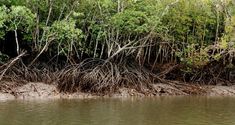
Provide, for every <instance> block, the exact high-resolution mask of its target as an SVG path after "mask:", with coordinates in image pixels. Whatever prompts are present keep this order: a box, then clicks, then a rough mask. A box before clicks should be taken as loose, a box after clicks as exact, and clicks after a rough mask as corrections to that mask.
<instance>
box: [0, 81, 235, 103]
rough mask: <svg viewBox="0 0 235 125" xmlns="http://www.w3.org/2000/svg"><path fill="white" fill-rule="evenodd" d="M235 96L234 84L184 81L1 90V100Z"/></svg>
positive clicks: (26, 85) (43, 86)
mask: <svg viewBox="0 0 235 125" xmlns="http://www.w3.org/2000/svg"><path fill="white" fill-rule="evenodd" d="M178 95H180V96H189V95H202V96H235V85H233V86H199V85H188V84H183V83H181V84H180V83H177V84H176V83H172V84H163V83H158V84H154V85H153V88H152V90H149V89H143V90H142V91H141V92H140V91H137V90H135V89H130V88H121V89H119V90H118V91H117V92H116V93H114V94H109V95H102V96H100V95H96V94H90V93H82V92H76V93H60V92H59V91H58V90H57V87H56V84H50V85H48V84H44V83H28V84H25V85H23V86H19V87H16V88H14V89H11V90H10V91H3V90H1V91H0V100H14V99H85V98H98V97H115V98H123V97H131V96H133V97H146V96H178Z"/></svg>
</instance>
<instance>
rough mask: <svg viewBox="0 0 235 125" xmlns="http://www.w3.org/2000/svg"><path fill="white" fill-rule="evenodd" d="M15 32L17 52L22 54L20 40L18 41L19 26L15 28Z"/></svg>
mask: <svg viewBox="0 0 235 125" xmlns="http://www.w3.org/2000/svg"><path fill="white" fill-rule="evenodd" d="M14 32H15V41H16V52H17V55H19V54H20V46H19V41H18V34H17V28H16V29H15V30H14Z"/></svg>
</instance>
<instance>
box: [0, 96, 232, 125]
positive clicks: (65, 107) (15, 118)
mask: <svg viewBox="0 0 235 125" xmlns="http://www.w3.org/2000/svg"><path fill="white" fill-rule="evenodd" d="M0 125H235V97H157V98H142V99H140V98H138V99H136V98H125V99H83V100H30V101H22V100H21V101H20V100H18V101H17V100H15V101H5V102H0Z"/></svg>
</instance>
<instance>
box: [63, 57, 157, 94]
mask: <svg viewBox="0 0 235 125" xmlns="http://www.w3.org/2000/svg"><path fill="white" fill-rule="evenodd" d="M59 76H60V80H59V89H60V91H70V92H73V91H77V90H79V91H84V92H94V93H109V92H114V91H116V90H117V89H118V88H121V87H132V88H134V89H136V90H139V91H142V89H143V88H151V85H152V84H153V82H154V79H153V78H152V75H151V74H150V72H148V71H147V70H145V69H142V68H140V67H139V66H138V65H135V64H130V62H129V63H128V64H127V63H122V64H115V63H111V62H105V61H103V60H86V61H84V62H82V63H81V64H79V65H76V66H71V67H69V68H67V69H65V70H63V71H61V72H60V75H59Z"/></svg>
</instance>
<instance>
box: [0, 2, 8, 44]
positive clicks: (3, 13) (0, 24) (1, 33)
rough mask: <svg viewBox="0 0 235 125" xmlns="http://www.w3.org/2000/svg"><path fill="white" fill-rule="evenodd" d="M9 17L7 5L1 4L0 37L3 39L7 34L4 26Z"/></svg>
mask: <svg viewBox="0 0 235 125" xmlns="http://www.w3.org/2000/svg"><path fill="white" fill-rule="evenodd" d="M7 18H8V15H7V8H6V7H5V6H0V39H2V38H3V36H4V35H5V32H4V30H3V28H4V25H5V22H6V20H7Z"/></svg>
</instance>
